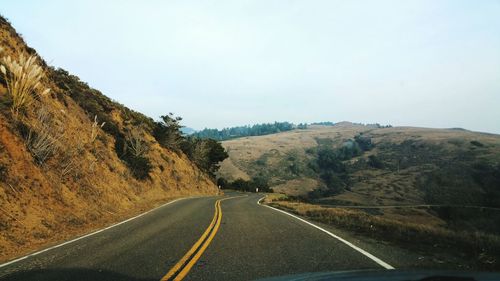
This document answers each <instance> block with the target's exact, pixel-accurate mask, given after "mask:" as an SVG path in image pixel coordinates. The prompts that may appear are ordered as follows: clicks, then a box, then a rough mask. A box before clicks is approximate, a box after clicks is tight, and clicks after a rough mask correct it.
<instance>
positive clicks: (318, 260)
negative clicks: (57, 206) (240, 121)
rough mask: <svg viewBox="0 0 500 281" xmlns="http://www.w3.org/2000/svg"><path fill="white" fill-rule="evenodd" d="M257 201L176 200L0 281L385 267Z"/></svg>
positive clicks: (253, 197) (215, 276) (209, 276)
mask: <svg viewBox="0 0 500 281" xmlns="http://www.w3.org/2000/svg"><path fill="white" fill-rule="evenodd" d="M262 196H263V195H261V194H244V195H242V194H237V193H231V194H227V195H226V196H224V197H223V196H218V197H201V198H188V199H184V200H179V201H176V202H173V203H170V204H168V205H166V206H163V207H161V208H158V209H155V210H154V211H151V212H149V213H147V214H145V215H143V216H141V217H138V218H136V219H133V220H130V221H128V222H126V223H123V224H120V225H118V226H115V227H112V228H110V229H107V230H105V231H102V232H99V233H97V234H94V235H91V236H88V237H85V238H83V239H80V240H77V241H74V242H71V243H68V244H65V245H63V246H60V247H57V248H54V249H50V250H47V251H45V252H43V253H40V254H37V255H34V256H31V257H28V258H25V259H23V260H20V261H18V262H14V263H11V264H8V265H4V266H1V267H0V280H161V279H162V278H163V280H173V279H174V278H177V280H180V279H182V280H254V279H258V278H264V277H270V276H279V275H286V274H295V273H303V272H318V271H332V270H334V271H339V270H353V269H383V266H381V264H380V263H377V262H376V261H374V259H373V258H370V257H369V256H367V254H368V255H369V253H366V254H363V253H362V252H360V251H359V250H360V249H358V250H356V249H354V248H353V246H350V245H347V244H346V243H345V242H342V241H340V240H338V239H336V238H334V237H332V236H331V235H329V234H328V233H325V232H324V231H322V230H320V229H317V228H315V227H313V226H311V225H309V224H307V223H305V222H303V221H300V220H298V219H296V218H294V217H292V216H290V215H287V214H284V213H282V212H279V211H276V210H273V209H271V208H269V207H266V206H262V205H259V204H257V201H258V200H259V199H260V198H261V197H262ZM220 199H223V200H222V201H219V200H220ZM347 243H348V242H347ZM354 247H355V246H354ZM361 251H363V250H361ZM183 257H184V259H183ZM181 272H183V273H181ZM168 274H170V275H168ZM168 278H170V279H168Z"/></svg>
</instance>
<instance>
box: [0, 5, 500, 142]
mask: <svg viewBox="0 0 500 281" xmlns="http://www.w3.org/2000/svg"><path fill="white" fill-rule="evenodd" d="M0 13H1V14H3V15H4V16H5V17H7V18H8V19H9V20H10V21H11V23H12V24H13V25H14V27H15V28H16V29H17V31H18V32H20V33H21V34H22V35H23V37H24V39H25V40H26V41H27V43H28V44H29V45H30V46H31V47H33V48H35V49H36V50H37V51H38V53H39V54H40V55H41V56H42V57H44V58H45V60H47V61H48V62H49V63H50V64H51V65H54V66H57V67H62V68H65V69H67V70H68V71H70V72H71V73H73V74H76V75H78V76H79V77H80V78H81V79H82V80H83V81H86V82H88V83H89V84H90V85H91V86H92V87H94V88H97V89H99V90H101V91H102V92H103V93H104V94H106V95H108V96H110V97H111V98H113V99H115V100H117V101H119V102H120V103H123V104H125V105H127V106H129V107H131V108H133V109H135V110H138V111H140V112H143V113H145V114H146V115H148V116H151V117H153V118H155V119H157V117H158V116H160V115H162V114H165V113H168V112H174V113H175V114H177V115H180V116H182V117H183V118H184V125H186V126H190V127H193V128H196V129H202V128H204V127H210V128H212V127H216V128H222V127H227V126H235V125H244V124H253V123H261V122H273V121H275V120H276V121H291V122H295V123H299V122H313V121H342V120H349V121H353V122H363V123H374V122H378V123H382V124H392V125H411V126H424V127H440V128H446V127H463V128H466V129H471V130H477V131H486V132H495V133H500V1H487V0H482V1H472V0H470V1H459V0H450V1H441V0H429V1H423V0H421V1H400V0H395V1H375V0H373V1H353V0H349V1H347V0H346V1H333V0H326V1H313V0H304V1H292V0H289V1H273V0H261V1H257V0H253V1H242V0H230V1H188V0H180V1H67V0H61V1H50V0H45V1H34V0H33V1H19V0H11V1H9V0H0Z"/></svg>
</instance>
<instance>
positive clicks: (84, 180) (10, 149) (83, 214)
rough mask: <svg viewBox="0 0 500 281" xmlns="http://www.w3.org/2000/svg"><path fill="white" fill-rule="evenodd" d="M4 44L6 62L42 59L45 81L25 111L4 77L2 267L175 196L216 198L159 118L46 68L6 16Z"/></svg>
mask: <svg viewBox="0 0 500 281" xmlns="http://www.w3.org/2000/svg"><path fill="white" fill-rule="evenodd" d="M0 47H2V49H3V50H2V53H1V54H0V57H2V58H7V57H9V56H10V58H11V59H13V60H15V61H19V60H21V56H24V57H25V58H28V57H30V56H34V57H35V58H36V63H37V64H38V65H40V66H41V68H42V74H43V75H42V78H41V81H40V82H41V83H40V84H39V85H36V87H35V88H33V91H34V92H35V93H29V94H30V95H32V96H31V100H29V102H28V103H25V104H22V102H20V101H19V100H17V101H16V100H15V99H14V98H13V95H12V94H11V92H10V91H9V89H10V88H9V86H8V83H7V81H6V80H7V79H5V77H6V76H1V77H2V78H1V79H0V262H1V261H5V260H7V259H10V258H13V257H15V256H18V255H21V254H23V253H26V252H29V251H31V250H33V249H36V248H38V247H41V246H44V245H47V244H50V243H53V242H55V241H60V240H63V239H67V238H68V237H71V236H74V235H79V234H83V233H85V232H88V231H90V230H92V229H95V228H98V227H100V226H103V225H105V224H109V223H111V222H114V221H117V220H121V219H123V218H126V217H129V216H132V215H133V214H136V213H139V212H141V211H144V210H146V209H149V208H152V207H154V206H157V205H159V204H161V203H162V202H166V201H168V200H169V199H171V198H175V197H180V196H186V195H207V194H215V193H216V192H217V189H216V187H215V185H214V184H213V182H212V180H211V179H210V178H209V177H208V176H207V175H206V174H205V173H203V172H202V171H201V170H200V169H198V168H197V166H196V165H194V164H193V163H192V162H191V161H190V160H189V159H188V158H187V157H186V155H185V154H183V153H182V152H179V151H173V150H170V149H167V148H165V147H164V146H161V145H160V144H159V143H158V142H157V141H156V140H155V138H154V137H153V135H152V133H151V131H152V129H151V124H152V120H151V119H150V118H147V117H145V116H144V115H142V114H140V113H137V112H134V111H132V110H130V109H128V108H126V107H124V106H122V105H120V104H118V103H116V102H113V101H111V100H110V99H109V98H107V97H105V96H104V95H102V94H101V93H100V92H99V91H97V90H94V89H91V88H90V87H88V85H86V84H85V83H83V82H81V81H79V79H78V78H77V77H75V76H72V75H70V74H69V73H67V72H65V71H63V70H55V69H53V68H51V67H49V66H47V64H46V63H45V62H44V61H43V60H42V59H41V58H40V57H39V56H38V55H37V54H36V52H35V51H34V50H33V49H31V48H29V47H28V46H27V45H26V44H25V42H24V41H23V39H22V38H21V37H20V36H19V35H18V34H17V33H16V31H15V30H14V29H13V28H12V27H11V25H10V24H9V23H8V22H7V21H6V20H5V19H4V18H2V17H0ZM103 63H105V62H103ZM13 69H14V68H12V69H8V70H7V71H6V73H11V72H13ZM3 71H4V69H2V72H3ZM40 88H41V89H42V90H39V89H40ZM47 88H49V89H50V92H49V93H48V94H47V93H46V91H45V93H44V91H43V89H47ZM16 102H18V103H19V102H20V103H21V106H20V107H19V108H18V110H15V109H14V105H15V104H16ZM167 110H168V109H166V111H167ZM103 122H105V123H104V124H103ZM124 155H126V157H125V156H124ZM141 161H142V162H141ZM144 163H145V164H144ZM143 164H144V165H146V166H147V169H146V171H144V169H143V167H144V165H143Z"/></svg>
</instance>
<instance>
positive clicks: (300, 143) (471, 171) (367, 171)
mask: <svg viewBox="0 0 500 281" xmlns="http://www.w3.org/2000/svg"><path fill="white" fill-rule="evenodd" d="M223 146H224V147H225V148H226V149H227V151H228V154H229V158H228V159H226V160H225V161H224V162H223V163H222V165H221V170H220V171H219V176H221V177H224V178H226V179H228V181H230V182H231V181H234V180H236V179H237V178H242V179H245V180H250V179H252V180H254V179H259V181H260V182H267V183H268V184H269V186H270V187H271V188H273V190H274V191H275V192H279V193H283V194H286V195H287V196H288V197H289V198H288V200H290V199H291V200H298V201H300V202H307V203H309V204H314V205H319V206H325V207H332V206H334V207H338V206H351V209H352V207H355V206H361V207H358V208H357V209H354V210H359V211H361V212H362V213H366V214H369V215H374V216H376V217H383V218H386V219H390V220H394V221H398V222H401V221H407V222H413V223H421V224H424V225H427V226H437V227H447V228H451V229H454V230H460V231H472V232H474V231H483V232H486V233H492V234H495V235H498V234H499V233H500V228H499V227H498V225H500V212H499V211H498V210H500V209H495V208H500V136H499V135H494V134H487V133H477V132H471V131H466V130H463V129H427V128H414V127H394V128H376V127H373V126H363V125H358V124H352V123H349V122H342V123H338V124H336V125H335V126H309V127H308V128H307V129H305V130H293V131H289V132H283V133H279V134H273V135H267V136H258V137H247V138H239V139H234V140H228V141H224V142H223ZM398 206H407V207H405V208H399V207H398ZM477 206H483V207H487V208H477ZM363 207H364V208H363Z"/></svg>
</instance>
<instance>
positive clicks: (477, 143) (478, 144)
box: [470, 140, 484, 147]
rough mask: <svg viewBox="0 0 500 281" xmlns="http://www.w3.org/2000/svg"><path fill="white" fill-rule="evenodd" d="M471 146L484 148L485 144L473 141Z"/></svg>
mask: <svg viewBox="0 0 500 281" xmlns="http://www.w3.org/2000/svg"><path fill="white" fill-rule="evenodd" d="M470 144H472V145H473V146H477V147H483V146H484V144H482V143H480V142H479V141H475V140H473V141H471V142H470Z"/></svg>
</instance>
